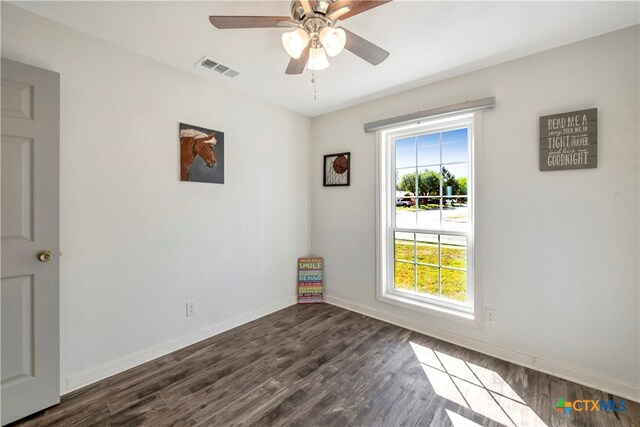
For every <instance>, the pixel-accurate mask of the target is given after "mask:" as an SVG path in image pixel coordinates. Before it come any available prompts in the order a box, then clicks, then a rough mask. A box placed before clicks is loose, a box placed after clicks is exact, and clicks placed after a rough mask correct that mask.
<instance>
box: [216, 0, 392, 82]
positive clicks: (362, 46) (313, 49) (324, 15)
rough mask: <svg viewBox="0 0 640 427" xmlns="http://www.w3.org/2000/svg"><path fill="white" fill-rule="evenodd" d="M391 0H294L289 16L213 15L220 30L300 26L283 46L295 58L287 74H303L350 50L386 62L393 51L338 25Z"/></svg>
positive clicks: (375, 61)
mask: <svg viewBox="0 0 640 427" xmlns="http://www.w3.org/2000/svg"><path fill="white" fill-rule="evenodd" d="M390 1H391V0H293V1H292V2H291V17H288V16H210V17H209V21H210V22H211V24H213V26H214V27H216V28H218V29H235V28H283V27H297V28H296V29H295V30H293V31H291V32H287V33H285V34H283V35H282V45H283V46H284V48H285V50H286V51H287V53H288V54H289V56H290V57H291V60H290V61H289V65H288V66H287V69H286V71H285V73H286V74H301V73H302V72H303V71H304V68H305V65H306V66H307V68H309V69H310V70H312V71H317V70H323V69H325V68H327V67H328V66H329V61H328V59H327V55H329V56H336V55H339V54H340V52H342V50H343V49H347V50H348V51H350V52H351V53H353V54H355V55H357V56H359V57H360V58H362V59H364V60H365V61H367V62H369V63H370V64H372V65H378V64H380V63H381V62H382V61H384V60H385V59H386V58H387V57H388V56H389V52H387V51H386V50H384V49H382V48H381V47H379V46H376V45H375V44H373V43H371V42H369V41H367V40H365V39H364V38H362V37H360V36H358V35H356V34H354V33H352V32H350V31H347V30H345V29H342V28H337V27H336V24H337V22H338V20H342V21H343V20H345V19H348V18H350V17H352V16H354V15H358V14H360V13H362V12H366V11H367V10H370V9H373V8H374V7H377V6H381V5H383V4H385V3H388V2H390Z"/></svg>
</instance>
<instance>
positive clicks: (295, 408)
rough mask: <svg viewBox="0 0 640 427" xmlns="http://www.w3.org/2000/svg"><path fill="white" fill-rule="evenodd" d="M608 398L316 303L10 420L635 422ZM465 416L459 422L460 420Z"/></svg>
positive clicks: (634, 408)
mask: <svg viewBox="0 0 640 427" xmlns="http://www.w3.org/2000/svg"><path fill="white" fill-rule="evenodd" d="M558 397H563V398H564V399H565V400H567V401H571V400H574V399H590V400H591V399H593V400H598V399H605V400H609V399H615V400H617V399H618V398H616V397H614V396H610V395H607V394H606V393H603V392H600V391H597V390H594V389H590V388H588V387H584V386H581V385H578V384H575V383H571V382H568V381H564V380H561V379H559V378H556V377H553V376H550V375H546V374H542V373H540V372H537V371H533V370H530V369H526V368H523V367H520V366H518V365H514V364H511V363H507V362H504V361H501V360H498V359H495V358H492V357H489V356H486V355H483V354H480V353H476V352H474V351H470V350H467V349H464V348H462V347H458V346H455V345H452V344H448V343H446V342H443V341H440V340H437V339H434V338H431V337H428V336H425V335H421V334H418V333H416V332H412V331H409V330H407V329H403V328H400V327H397V326H394V325H390V324H388V323H385V322H381V321H379V320H375V319H372V318H369V317H366V316H362V315H360V314H357V313H353V312H350V311H347V310H343V309H341V308H338V307H334V306H331V305H327V304H314V305H298V306H292V307H289V308H286V309H284V310H281V311H278V312H276V313H273V314H271V315H269V316H266V317H263V318H261V319H258V320H256V321H254V322H251V323H248V324H246V325H243V326H241V327H238V328H236V329H233V330H231V331H228V332H225V333H223V334H220V335H217V336H215V337H212V338H210V339H207V340H205V341H202V342H199V343H197V344H194V345H192V346H190V347H187V348H184V349H181V350H179V351H176V352H174V353H171V354H169V355H166V356H164V357H161V358H159V359H156V360H153V361H151V362H149V363H146V364H144V365H141V366H138V367H136V368H133V369H130V370H128V371H126V372H123V373H121V374H118V375H115V376H113V377H110V378H108V379H106V380H103V381H100V382H98V383H95V384H93V385H90V386H88V387H85V388H83V389H81V390H78V391H75V392H73V393H70V394H68V395H65V396H64V397H63V398H62V402H61V403H60V404H59V405H58V406H55V407H52V408H49V409H47V410H45V411H42V412H40V413H38V414H34V415H32V416H31V417H29V418H27V419H25V420H22V421H21V422H18V423H15V424H14V425H16V426H17V425H20V426H137V425H145V426H226V425H256V426H272V425H273V426H279V425H300V426H308V425H309V426H310V425H335V426H348V425H358V426H399V425H412V426H452V425H453V426H456V427H459V426H461V425H474V424H470V422H471V423H476V424H478V425H486V426H494V425H517V426H521V425H522V426H534V425H547V426H564V425H567V426H568V425H571V426H590V425H594V426H639V425H640V408H639V405H638V404H637V403H633V402H629V401H627V409H626V411H623V412H611V411H602V412H575V411H571V412H569V413H568V414H567V415H564V414H562V413H560V412H559V411H557V410H555V409H554V406H555V402H556V400H557V399H558ZM465 422H466V423H467V424H465Z"/></svg>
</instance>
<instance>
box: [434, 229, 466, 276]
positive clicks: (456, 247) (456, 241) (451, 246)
mask: <svg viewBox="0 0 640 427" xmlns="http://www.w3.org/2000/svg"><path fill="white" fill-rule="evenodd" d="M440 264H441V265H442V266H443V267H455V268H464V269H466V268H467V238H466V237H465V236H447V235H444V234H443V235H441V236H440Z"/></svg>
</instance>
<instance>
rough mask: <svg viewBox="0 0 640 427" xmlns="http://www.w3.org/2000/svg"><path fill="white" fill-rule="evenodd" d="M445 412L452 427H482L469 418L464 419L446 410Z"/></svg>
mask: <svg viewBox="0 0 640 427" xmlns="http://www.w3.org/2000/svg"><path fill="white" fill-rule="evenodd" d="M445 411H446V412H447V415H448V416H449V419H450V420H451V424H452V425H453V427H482V426H481V425H480V424H478V423H474V422H473V421H471V420H470V419H469V418H465V417H463V416H462V415H460V414H458V413H456V412H453V411H450V410H448V409H445Z"/></svg>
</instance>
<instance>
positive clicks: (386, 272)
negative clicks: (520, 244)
mask: <svg viewBox="0 0 640 427" xmlns="http://www.w3.org/2000/svg"><path fill="white" fill-rule="evenodd" d="M461 127H467V128H468V129H469V144H468V150H469V151H468V181H469V184H468V187H467V197H468V206H469V228H468V230H467V231H449V230H432V229H418V228H416V229H415V230H413V229H402V230H401V231H407V232H412V231H413V232H421V233H425V234H445V235H464V236H466V237H467V302H466V303H456V302H449V301H443V300H441V299H438V298H433V297H429V296H426V295H425V296H422V295H416V294H408V293H406V292H403V291H399V290H397V289H395V288H394V285H393V283H394V265H395V264H394V243H395V241H394V235H393V233H394V231H397V230H396V229H395V211H396V206H395V190H396V188H395V185H396V182H395V171H396V167H395V166H396V165H395V147H394V144H393V141H394V140H396V139H399V138H404V137H410V136H414V135H421V134H424V133H430V132H439V131H446V130H452V129H459V128H461ZM481 135H482V113H480V112H478V113H467V114H460V115H452V116H448V117H441V118H437V119H432V120H424V121H422V122H420V123H414V124H410V125H406V124H405V125H401V126H399V127H396V128H391V129H385V130H380V131H378V132H377V133H376V163H377V165H376V166H377V167H376V171H377V177H376V202H377V215H376V223H377V224H376V240H377V248H376V261H377V285H376V299H377V300H378V301H381V302H385V303H389V304H393V305H396V306H400V307H402V308H407V309H410V310H414V311H419V312H422V313H426V314H430V315H433V316H437V317H444V318H447V319H450V320H454V321H458V322H462V323H465V324H470V325H472V326H476V327H480V326H481V325H482V322H481V317H482V316H481V315H480V314H481V313H482V306H481V299H480V298H479V296H480V292H479V290H480V286H479V285H480V281H479V280H478V274H477V273H478V271H477V268H476V263H477V253H476V244H475V242H476V240H477V236H478V230H477V227H476V224H477V213H478V207H477V195H478V189H477V180H478V175H479V173H478V170H479V163H480V162H479V156H478V155H477V153H479V152H480V150H479V149H478V147H479V146H480V144H481ZM445 167H446V165H445ZM442 196H443V195H442V194H441V197H442ZM392 202H393V203H392Z"/></svg>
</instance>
